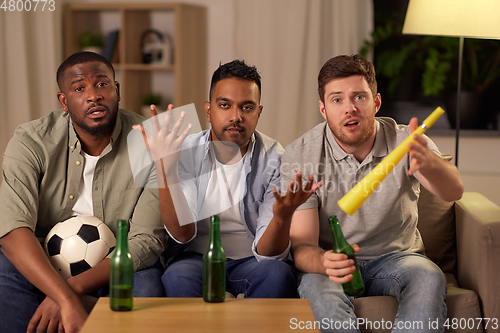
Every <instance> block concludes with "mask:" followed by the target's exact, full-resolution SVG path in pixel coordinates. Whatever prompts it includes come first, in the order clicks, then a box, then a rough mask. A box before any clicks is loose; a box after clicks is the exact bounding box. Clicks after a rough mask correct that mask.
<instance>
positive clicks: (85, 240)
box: [45, 215, 116, 279]
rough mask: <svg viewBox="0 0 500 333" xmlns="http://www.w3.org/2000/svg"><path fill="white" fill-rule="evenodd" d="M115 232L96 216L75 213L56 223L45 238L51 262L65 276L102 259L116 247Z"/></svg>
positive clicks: (84, 268) (70, 275)
mask: <svg viewBox="0 0 500 333" xmlns="http://www.w3.org/2000/svg"><path fill="white" fill-rule="evenodd" d="M115 244H116V239H115V235H114V234H113V232H112V231H111V230H110V229H109V228H108V226H107V225H106V224H104V223H103V222H102V221H101V220H100V219H98V218H97V217H94V216H84V215H79V216H73V217H70V218H69V219H67V220H64V221H62V222H59V223H57V224H56V225H55V226H54V227H53V228H52V229H51V230H50V232H49V234H48V235H47V237H46V238H45V251H46V252H47V255H48V256H49V260H50V263H51V264H52V266H53V267H54V268H55V269H56V271H57V272H58V273H59V274H60V275H61V276H62V277H63V278H64V279H67V278H70V277H72V276H75V275H78V274H80V273H82V272H84V271H86V270H87V269H89V268H91V267H93V266H95V265H96V264H97V263H99V262H100V261H102V260H103V259H104V258H105V257H106V256H107V255H108V254H109V253H111V251H113V249H114V248H115Z"/></svg>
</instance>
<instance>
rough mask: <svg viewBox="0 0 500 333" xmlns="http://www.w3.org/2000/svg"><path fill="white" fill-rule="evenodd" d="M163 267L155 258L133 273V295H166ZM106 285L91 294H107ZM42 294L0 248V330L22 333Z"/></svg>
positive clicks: (42, 298)
mask: <svg viewBox="0 0 500 333" xmlns="http://www.w3.org/2000/svg"><path fill="white" fill-rule="evenodd" d="M162 273H163V266H162V265H161V263H160V261H158V262H157V263H156V264H155V265H154V266H152V267H149V268H147V269H144V270H142V271H139V272H136V273H135V274H134V296H136V297H161V296H165V294H164V291H163V285H162V284H161V275H162ZM108 290H109V287H108V286H104V287H102V288H101V289H99V290H97V291H95V292H93V293H91V295H92V296H97V297H99V296H106V295H108V294H109V291H108ZM44 299H45V295H44V294H43V293H42V292H41V291H40V290H38V289H37V288H36V287H35V286H33V285H32V284H31V283H30V282H29V281H28V280H26V279H25V278H24V276H23V275H22V274H21V273H19V271H18V270H17V269H16V268H15V267H14V265H12V263H11V262H10V261H9V260H8V259H7V258H6V257H5V255H4V254H3V252H2V251H0V332H2V333H3V332H8V333H25V332H26V330H27V328H28V323H29V321H30V320H31V317H32V316H33V315H34V313H35V311H36V309H37V308H38V305H40V303H41V302H42V301H43V300H44Z"/></svg>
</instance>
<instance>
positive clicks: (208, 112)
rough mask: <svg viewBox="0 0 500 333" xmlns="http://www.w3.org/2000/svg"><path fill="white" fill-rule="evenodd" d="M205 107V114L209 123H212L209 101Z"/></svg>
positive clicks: (204, 104)
mask: <svg viewBox="0 0 500 333" xmlns="http://www.w3.org/2000/svg"><path fill="white" fill-rule="evenodd" d="M203 107H204V108H205V113H206V114H207V121H208V122H210V111H211V110H210V102H209V101H205V103H203Z"/></svg>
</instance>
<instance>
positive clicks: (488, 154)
mask: <svg viewBox="0 0 500 333" xmlns="http://www.w3.org/2000/svg"><path fill="white" fill-rule="evenodd" d="M429 137H430V138H431V139H432V140H433V141H434V143H436V145H437V146H438V147H439V150H440V151H441V152H442V153H447V154H451V155H454V154H455V136H453V135H450V136H443V135H432V134H429ZM452 163H455V162H454V160H453V161H452ZM458 170H459V171H460V175H461V176H462V181H463V182H464V186H465V190H466V191H468V192H479V193H481V194H482V195H484V196H485V197H487V198H488V199H490V200H491V201H493V202H494V203H496V204H497V205H499V206H500V137H498V136H497V137H485V136H460V138H459V144H458Z"/></svg>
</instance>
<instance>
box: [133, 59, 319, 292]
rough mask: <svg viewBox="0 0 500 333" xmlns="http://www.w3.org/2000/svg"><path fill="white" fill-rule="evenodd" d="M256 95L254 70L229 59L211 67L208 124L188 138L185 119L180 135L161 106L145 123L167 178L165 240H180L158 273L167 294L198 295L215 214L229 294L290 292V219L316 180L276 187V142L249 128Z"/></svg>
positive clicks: (257, 78) (163, 197) (163, 202)
mask: <svg viewBox="0 0 500 333" xmlns="http://www.w3.org/2000/svg"><path fill="white" fill-rule="evenodd" d="M260 95H261V82H260V75H259V73H258V72H257V69H256V68H255V67H251V66H248V65H246V64H245V63H244V62H243V61H239V60H235V61H232V62H230V63H227V64H225V65H222V66H220V67H219V68H218V69H217V70H216V71H215V72H214V74H213V77H212V82H211V86H210V95H209V98H210V101H207V102H205V104H204V108H205V111H206V115H207V120H208V122H209V123H210V124H211V128H210V129H209V130H206V131H203V132H201V133H198V134H194V135H191V136H189V137H187V138H186V136H187V133H188V131H189V129H190V127H189V126H188V128H187V129H186V130H185V131H184V132H183V133H182V134H181V135H180V136H178V132H179V128H180V125H181V123H182V120H183V116H184V114H181V117H180V118H179V120H178V121H177V123H176V124H175V125H174V126H173V128H172V131H169V129H168V123H169V122H170V117H171V116H170V115H169V114H168V113H169V112H167V115H166V116H165V119H164V122H163V126H162V128H161V130H160V128H159V124H158V123H156V125H155V124H154V121H153V124H154V125H153V128H154V135H153V136H150V135H149V134H146V133H145V132H143V135H144V136H145V139H146V140H147V144H148V147H149V149H150V151H151V154H152V156H153V159H154V160H155V164H156V169H157V170H158V171H159V170H162V171H161V172H158V174H159V181H161V180H160V179H161V178H162V176H163V177H164V180H165V184H166V185H165V186H164V188H162V189H160V202H161V208H160V210H161V212H162V218H163V222H164V224H165V227H166V229H167V231H168V233H169V235H170V237H171V238H172V239H173V240H175V242H177V243H178V244H184V249H183V252H182V253H180V254H178V255H176V256H175V257H174V258H172V259H171V261H170V263H169V265H168V267H167V269H166V271H165V273H164V275H163V277H162V281H163V285H164V287H165V292H166V295H167V296H168V297H201V296H202V267H203V264H202V253H203V250H204V248H205V246H206V244H207V240H208V222H209V218H210V216H212V215H219V217H220V220H221V224H220V226H221V238H222V246H223V248H224V250H225V252H226V256H227V258H228V261H227V283H226V290H227V291H228V292H230V293H232V294H234V295H236V294H240V293H243V294H244V295H245V297H259V298H265V297H270V298H277V297H295V296H296V277H295V272H294V269H293V266H291V265H290V264H289V263H287V261H286V260H287V258H288V255H289V250H290V239H289V230H290V221H291V217H292V214H293V212H294V211H295V208H297V207H298V206H299V205H300V204H302V203H303V202H305V200H307V198H308V197H309V196H310V195H311V194H312V193H313V192H314V191H315V190H316V189H317V188H318V187H319V186H320V184H314V185H313V183H312V177H311V178H310V179H309V181H308V183H307V184H306V186H305V188H302V181H301V174H298V175H297V178H296V181H295V182H292V183H291V184H290V187H289V188H288V191H287V194H286V195H285V196H283V197H282V196H281V195H280V194H279V193H278V192H277V190H276V189H279V188H280V172H279V166H280V161H281V155H282V154H283V147H282V146H281V145H280V144H279V143H278V142H277V141H275V140H273V139H271V138H269V137H268V136H266V135H264V134H262V133H260V132H259V131H257V130H255V127H256V126H257V122H258V119H259V117H260V115H261V112H262V109H263V107H262V105H260ZM171 108H172V106H170V107H169V109H171ZM152 116H156V108H155V107H152ZM153 119H154V118H153ZM142 130H143V129H142ZM143 131H144V130H143ZM184 139H185V140H184ZM181 145H182V146H181ZM181 147H182V149H180V148H181ZM179 150H181V151H180V152H179ZM174 152H176V153H174ZM167 155H168V156H167ZM177 160H179V163H178V169H177ZM173 211H175V212H176V214H172V212H173ZM191 222H196V223H191Z"/></svg>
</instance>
